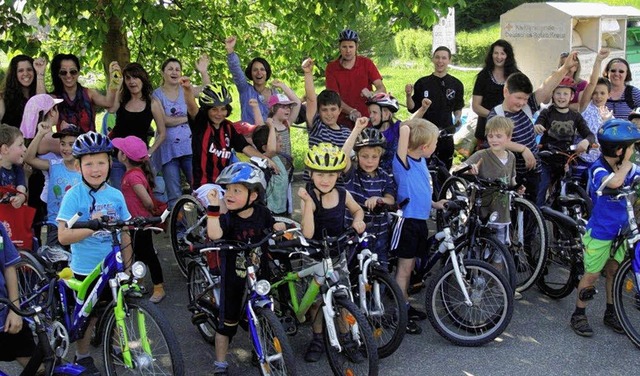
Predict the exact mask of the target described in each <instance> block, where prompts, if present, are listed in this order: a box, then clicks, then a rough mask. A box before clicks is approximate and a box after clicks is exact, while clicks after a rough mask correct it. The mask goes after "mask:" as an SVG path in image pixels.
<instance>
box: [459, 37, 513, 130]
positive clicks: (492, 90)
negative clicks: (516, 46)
mask: <svg viewBox="0 0 640 376" xmlns="http://www.w3.org/2000/svg"><path fill="white" fill-rule="evenodd" d="M515 72H519V70H518V66H517V65H516V59H515V56H514V55H513V47H512V46H511V43H509V42H507V41H506V40H504V39H498V40H497V41H495V42H493V44H491V46H490V47H489V51H488V53H487V56H486V57H485V59H484V68H482V70H481V71H480V72H479V73H478V76H477V77H476V83H475V85H474V86H473V97H472V99H471V108H472V109H473V112H475V113H476V114H477V115H478V124H477V126H476V133H475V136H476V138H477V139H478V140H480V141H485V140H486V137H485V135H484V129H485V125H486V124H487V116H488V115H489V112H490V111H491V109H492V108H493V107H495V106H497V105H499V104H500V103H502V101H503V100H504V94H503V88H504V83H505V81H506V80H507V77H509V75H510V74H512V73H515Z"/></svg>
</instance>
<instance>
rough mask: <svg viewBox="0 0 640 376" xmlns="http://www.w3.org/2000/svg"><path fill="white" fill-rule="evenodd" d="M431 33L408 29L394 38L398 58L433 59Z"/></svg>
mask: <svg viewBox="0 0 640 376" xmlns="http://www.w3.org/2000/svg"><path fill="white" fill-rule="evenodd" d="M432 41H433V39H432V36H431V32H429V31H426V30H422V29H406V30H402V31H400V32H398V33H397V34H396V36H395V37H394V42H395V46H396V51H398V55H399V56H398V57H399V58H401V59H404V60H422V59H427V60H429V59H431V44H432Z"/></svg>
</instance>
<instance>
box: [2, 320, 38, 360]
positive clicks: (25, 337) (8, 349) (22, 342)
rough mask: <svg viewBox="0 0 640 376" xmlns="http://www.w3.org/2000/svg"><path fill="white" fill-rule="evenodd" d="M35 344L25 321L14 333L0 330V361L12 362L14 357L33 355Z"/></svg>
mask: <svg viewBox="0 0 640 376" xmlns="http://www.w3.org/2000/svg"><path fill="white" fill-rule="evenodd" d="M35 348H36V344H35V342H34V341H33V334H32V333H31V329H30V328H29V325H28V324H27V323H26V322H23V323H22V329H21V330H20V331H19V332H18V333H16V334H9V333H6V332H0V361H2V362H12V361H14V360H15V359H16V358H26V357H29V356H31V355H33V352H34V350H35Z"/></svg>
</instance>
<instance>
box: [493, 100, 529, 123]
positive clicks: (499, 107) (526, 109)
mask: <svg viewBox="0 0 640 376" xmlns="http://www.w3.org/2000/svg"><path fill="white" fill-rule="evenodd" d="M493 109H494V111H495V112H496V115H498V116H504V108H502V105H501V104H499V105H497V106H495V107H494V108H493ZM522 111H524V113H525V114H526V115H527V117H528V118H529V120H531V124H535V122H534V121H533V120H534V119H533V112H531V107H529V104H528V103H527V104H525V105H524V107H522Z"/></svg>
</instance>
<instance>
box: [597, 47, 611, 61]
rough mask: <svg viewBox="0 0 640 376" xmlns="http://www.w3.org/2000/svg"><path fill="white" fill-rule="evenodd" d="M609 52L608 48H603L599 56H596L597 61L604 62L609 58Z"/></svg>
mask: <svg viewBox="0 0 640 376" xmlns="http://www.w3.org/2000/svg"><path fill="white" fill-rule="evenodd" d="M609 52H610V51H609V49H608V48H601V49H600V51H598V54H597V55H596V60H598V61H603V60H604V59H606V58H607V57H609Z"/></svg>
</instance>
